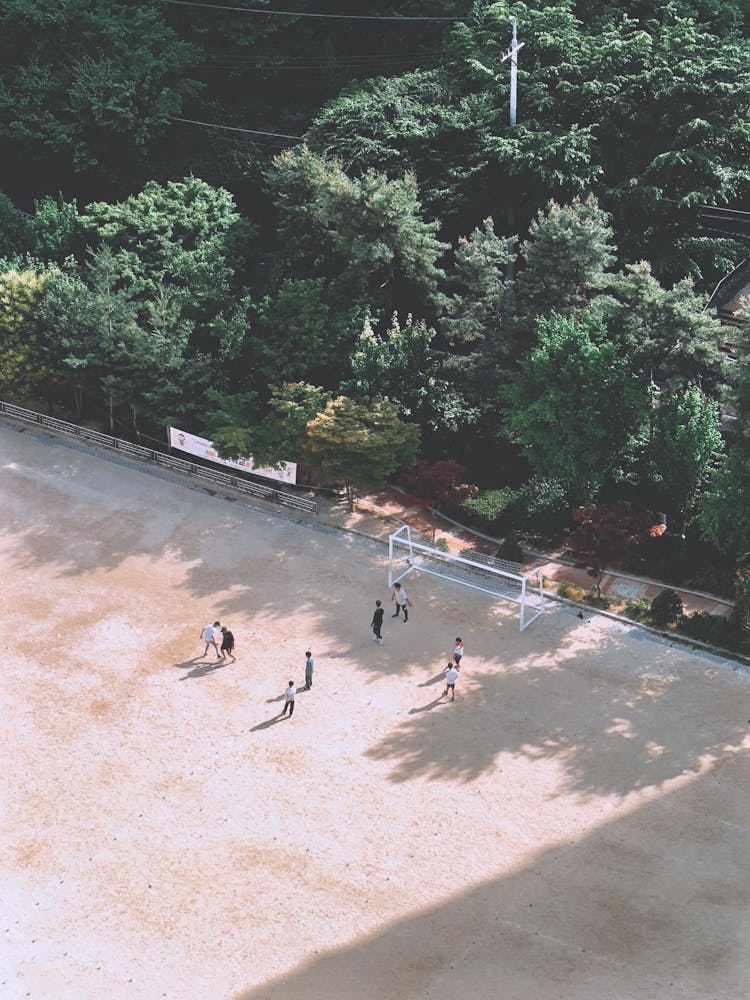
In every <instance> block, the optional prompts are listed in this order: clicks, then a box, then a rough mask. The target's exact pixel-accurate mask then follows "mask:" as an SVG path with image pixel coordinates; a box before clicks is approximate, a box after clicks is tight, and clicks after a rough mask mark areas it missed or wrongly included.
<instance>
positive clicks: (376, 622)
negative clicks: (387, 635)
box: [370, 601, 385, 646]
mask: <svg viewBox="0 0 750 1000" xmlns="http://www.w3.org/2000/svg"><path fill="white" fill-rule="evenodd" d="M384 614H385V612H384V611H383V606H382V601H375V611H374V612H373V616H372V621H371V622H370V625H372V638H373V640H374V641H375V642H379V643H380V645H381V646H382V645H383V636H382V635H381V634H380V630H381V628H382V627H383V615H384Z"/></svg>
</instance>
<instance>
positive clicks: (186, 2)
mask: <svg viewBox="0 0 750 1000" xmlns="http://www.w3.org/2000/svg"><path fill="white" fill-rule="evenodd" d="M162 2H163V3H167V4H171V5H172V6H174V7H202V8H204V9H206V10H228V11H232V12H234V13H238V14H265V15H271V16H276V17H323V18H331V19H335V20H339V21H450V22H452V23H453V24H457V23H461V22H464V21H468V20H470V18H468V17H413V16H410V15H404V16H399V15H391V16H385V15H382V14H311V13H308V12H303V11H296V10H259V9H257V8H256V7H225V6H223V5H222V4H217V3H194V2H191V0H162Z"/></svg>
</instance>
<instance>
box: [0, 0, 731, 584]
mask: <svg viewBox="0 0 750 1000" xmlns="http://www.w3.org/2000/svg"><path fill="white" fill-rule="evenodd" d="M292 6H293V7H294V11H295V13H289V12H288V11H287V5H284V7H283V11H282V10H281V5H279V4H278V3H277V2H276V0H271V2H264V0H257V3H253V4H252V5H250V3H249V2H248V4H247V9H243V8H242V7H241V6H240V5H237V6H235V5H232V6H230V5H226V6H221V5H212V4H210V3H188V2H181V0H179V2H178V0H164V2H162V3H160V4H151V3H149V4H145V3H138V2H130V3H113V2H109V0H106V2H105V0H68V2H66V3H64V4H61V3H59V2H58V0H5V2H4V4H3V5H2V9H1V10H2V13H0V25H1V27H2V31H0V55H1V59H0V66H1V67H2V68H1V69H0V171H1V172H2V173H1V174H0V192H2V193H0V391H2V394H3V396H4V397H5V398H10V399H14V400H23V399H27V398H31V397H33V396H35V395H38V396H43V397H46V398H47V400H48V401H49V403H50V405H54V404H55V403H56V402H57V401H59V400H60V399H61V398H66V399H67V400H69V401H70V405H71V406H73V407H75V410H76V411H77V414H78V416H79V417H86V416H89V417H90V416H91V415H92V414H96V415H97V417H98V418H99V419H101V420H102V421H103V422H104V423H105V424H107V423H108V425H109V427H111V428H112V429H118V430H119V429H121V428H122V427H123V425H124V423H125V422H127V424H128V425H129V426H130V428H131V429H132V431H133V432H134V433H137V434H139V435H142V434H158V433H159V432H160V429H161V428H163V426H164V425H165V424H168V423H171V422H176V423H179V425H180V426H182V427H186V428H189V429H190V430H193V431H195V432H197V433H205V434H207V435H208V436H210V437H212V438H213V440H214V441H216V442H217V443H218V444H219V445H220V447H221V449H222V451H223V452H224V453H225V454H227V455H241V454H252V455H253V456H254V457H255V459H256V461H259V462H261V463H275V462H278V461H280V460H282V459H296V460H302V461H304V462H305V463H306V464H307V465H308V467H309V469H310V470H311V471H312V472H313V473H314V474H315V476H316V478H317V481H321V482H329V483H347V484H349V485H352V484H353V485H354V486H366V485H370V484H373V483H377V482H382V481H383V480H385V479H386V478H387V477H390V476H392V475H396V474H398V473H399V471H403V470H406V471H407V472H408V470H409V469H413V468H414V466H415V463H416V462H419V465H418V466H417V468H418V469H421V470H422V472H423V473H424V475H423V476H422V479H423V480H425V481H426V480H428V479H429V476H428V475H427V473H428V472H429V469H430V467H431V466H434V464H435V463H440V462H446V461H448V460H451V461H455V462H458V463H460V465H461V466H462V467H463V471H462V472H461V475H460V477H459V478H462V479H465V480H466V482H469V483H473V484H477V485H478V487H480V488H481V492H480V493H479V496H478V497H476V496H475V497H474V498H473V500H472V502H471V504H470V505H469V508H468V509H469V511H470V512H471V511H473V515H474V516H475V517H476V518H478V519H479V520H480V521H482V523H485V524H486V525H488V526H490V527H495V528H498V527H502V526H503V524H504V521H503V517H506V518H511V520H512V521H513V523H514V525H515V526H517V527H520V528H524V529H527V530H530V531H540V532H545V531H546V532H550V531H552V530H553V529H554V528H555V527H556V526H559V525H560V524H562V523H563V522H564V520H565V517H566V516H567V514H566V512H569V511H570V509H571V508H572V507H577V506H579V505H582V504H585V505H594V504H597V503H600V504H605V503H606V504H615V503H621V502H627V504H629V505H630V507H631V509H632V507H636V508H637V509H641V510H651V511H663V512H665V513H666V514H667V516H668V523H669V525H670V531H671V533H672V534H673V535H674V537H675V538H676V539H678V542H677V543H676V545H675V546H673V547H672V548H673V549H674V550H675V552H676V555H675V558H676V559H679V558H681V559H683V560H684V558H685V551H686V548H685V546H686V545H687V546H691V545H692V546H693V549H692V550H691V551H693V552H694V553H697V552H698V551H699V550H700V547H701V546H703V547H704V549H705V548H706V547H709V548H710V549H711V550H712V551H715V552H721V553H723V554H724V557H725V559H726V560H727V564H728V565H729V564H731V565H732V566H734V565H735V564H736V563H739V564H741V563H742V561H743V560H744V559H747V558H748V555H749V554H750V432H749V428H750V423H748V419H749V418H750V332H749V331H748V327H745V328H741V327H738V328H736V329H733V330H732V341H733V343H732V351H731V354H732V357H731V358H729V359H728V357H727V352H726V349H725V340H726V331H725V330H724V329H723V328H722V327H720V326H719V324H718V322H717V321H716V320H715V319H714V318H713V317H712V316H711V315H710V314H709V313H707V312H706V311H705V309H704V306H705V303H706V301H707V298H708V296H709V294H710V292H711V290H712V289H713V288H714V286H715V285H716V283H717V282H718V281H719V280H720V279H721V278H722V277H723V276H724V275H726V274H727V273H728V272H729V271H730V270H731V269H732V268H733V267H735V266H736V265H737V264H739V263H740V262H741V261H742V260H743V259H744V258H746V257H748V256H750V251H749V250H748V246H747V243H744V242H743V241H742V240H741V239H740V238H737V237H731V236H728V235H721V234H716V233H710V232H706V231H704V230H702V229H701V227H700V225H699V224H698V208H699V206H701V205H717V206H728V207H732V208H738V209H747V208H748V207H749V206H750V5H749V4H748V3H743V2H739V0H737V2H732V0H672V2H668V3H664V4H652V3H646V2H641V0H619V2H617V3H615V2H609V0H577V2H576V0H557V2H554V0H552V2H543V0H528V2H525V3H522V2H519V3H513V4H509V3H506V2H497V3H492V2H487V0H477V2H476V3H473V4H469V3H467V2H460V0H432V2H430V3H427V2H426V0H402V2H400V3H396V2H381V3H379V4H371V5H370V6H369V7H367V8H360V7H359V6H357V7H356V9H355V8H353V7H352V6H351V5H348V6H347V5H343V4H339V5H338V6H336V5H335V4H334V5H332V4H330V3H317V2H314V0H297V2H296V3H294V4H293V5H292ZM275 7H276V8H279V9H278V10H274V8H275ZM511 17H512V18H515V20H516V23H517V29H518V39H519V42H522V43H523V47H522V48H521V49H520V50H519V51H518V53H517V60H518V75H517V82H518V113H517V120H516V123H515V124H513V125H511V123H510V118H509V97H510V60H509V59H508V58H505V57H506V54H507V51H508V48H509V46H510V40H511V22H510V18H511ZM727 414H729V415H730V416H732V417H736V419H727ZM161 436H162V437H163V434H162V435H161ZM457 475H458V473H457ZM412 478H414V476H413V477H412ZM417 478H419V477H417ZM472 505H473V506H472Z"/></svg>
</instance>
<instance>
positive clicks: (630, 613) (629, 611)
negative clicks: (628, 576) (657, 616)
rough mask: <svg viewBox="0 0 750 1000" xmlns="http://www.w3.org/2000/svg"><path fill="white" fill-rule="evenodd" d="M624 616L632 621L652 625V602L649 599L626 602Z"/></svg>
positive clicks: (637, 598) (643, 598)
mask: <svg viewBox="0 0 750 1000" xmlns="http://www.w3.org/2000/svg"><path fill="white" fill-rule="evenodd" d="M623 614H624V615H625V617H626V618H630V620H631V621H634V622H642V623H643V624H644V625H650V624H651V601H649V599H648V598H647V597H636V598H635V599H634V600H630V601H626V602H625V608H624V610H623Z"/></svg>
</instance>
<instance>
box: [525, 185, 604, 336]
mask: <svg viewBox="0 0 750 1000" xmlns="http://www.w3.org/2000/svg"><path fill="white" fill-rule="evenodd" d="M613 237H614V234H613V232H612V229H611V227H610V225H609V221H608V217H607V215H606V213H605V212H603V211H602V210H601V209H600V208H599V204H598V202H597V200H596V198H594V197H593V195H589V196H588V197H587V198H585V199H584V200H581V199H580V198H574V199H573V201H572V202H571V203H570V204H568V205H558V204H557V202H555V201H551V202H550V203H549V204H548V205H547V208H546V211H544V212H541V211H540V212H538V213H537V215H536V218H535V219H534V220H533V221H532V223H531V225H530V226H529V232H528V236H527V237H526V239H525V240H524V242H523V244H522V245H521V256H522V258H523V260H524V267H523V269H522V270H521V271H520V273H519V275H518V279H517V282H516V285H517V290H518V300H519V310H520V311H521V312H522V313H524V314H525V315H526V316H528V317H529V320H530V321H531V322H527V325H528V326H533V320H534V318H535V317H537V316H546V315H548V314H549V313H550V312H552V310H554V311H555V312H557V313H559V314H560V315H561V316H572V315H575V314H576V313H578V312H580V311H581V310H582V309H583V308H585V307H586V306H587V305H588V303H589V302H590V301H591V299H592V298H593V297H594V296H595V295H596V294H597V293H599V292H600V291H601V290H602V289H603V288H604V287H605V285H606V281H607V273H606V272H607V269H608V268H609V267H610V265H611V264H612V263H613V261H614V259H615V253H616V248H615V246H614V243H613Z"/></svg>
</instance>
